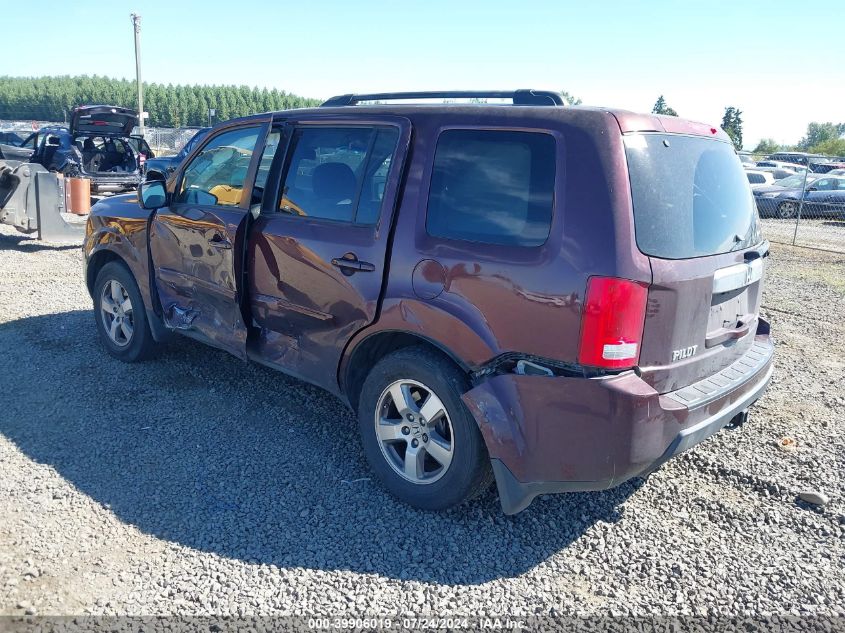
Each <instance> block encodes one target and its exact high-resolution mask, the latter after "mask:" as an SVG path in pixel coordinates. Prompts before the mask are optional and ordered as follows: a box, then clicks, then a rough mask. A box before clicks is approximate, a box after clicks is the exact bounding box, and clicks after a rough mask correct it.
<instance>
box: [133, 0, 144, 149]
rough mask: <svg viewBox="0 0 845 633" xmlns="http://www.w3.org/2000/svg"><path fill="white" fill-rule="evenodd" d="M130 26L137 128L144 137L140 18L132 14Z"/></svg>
mask: <svg viewBox="0 0 845 633" xmlns="http://www.w3.org/2000/svg"><path fill="white" fill-rule="evenodd" d="M132 26H133V27H134V29H133V30H134V31H135V78H136V80H137V82H138V128H139V131H140V133H141V137H143V136H144V86H143V84H142V83H141V16H140V15H138V14H137V13H133V14H132Z"/></svg>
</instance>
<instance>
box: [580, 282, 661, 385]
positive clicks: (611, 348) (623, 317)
mask: <svg viewBox="0 0 845 633" xmlns="http://www.w3.org/2000/svg"><path fill="white" fill-rule="evenodd" d="M647 300H648V284H644V283H641V282H637V281H630V280H628V279H615V278H613V277H590V280H589V281H588V282H587V296H586V297H585V298H584V309H583V312H582V314H581V344H580V348H579V350H578V362H579V363H580V364H582V365H587V366H589V367H601V368H603V369H627V368H629V367H633V366H635V365H636V364H637V361H638V360H639V358H640V342H641V340H642V336H643V323H644V321H645V309H646V302H647Z"/></svg>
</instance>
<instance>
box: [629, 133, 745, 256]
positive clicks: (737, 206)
mask: <svg viewBox="0 0 845 633" xmlns="http://www.w3.org/2000/svg"><path fill="white" fill-rule="evenodd" d="M625 153H626V155H627V157H628V171H629V173H630V178H631V194H632V197H633V203H634V226H635V230H636V237H637V246H638V247H639V249H640V250H641V251H642V252H643V253H645V254H646V255H652V256H654V257H661V258H665V259H686V258H690V257H703V256H707V255H717V254H719V253H727V252H729V251H734V250H740V249H742V248H746V247H749V246H753V245H754V244H756V243H757V242H758V241H759V240H760V233H759V228H758V222H757V211H756V208H755V205H754V199H753V196H752V195H751V189H750V187H749V185H748V180H747V179H746V177H745V171H744V170H743V169H742V166H741V165H740V161H739V158H737V155H736V152H734V149H733V147H731V146H730V145H728V144H727V143H723V142H721V141H716V140H711V139H705V138H701V137H692V136H678V135H668V134H636V135H632V136H626V137H625Z"/></svg>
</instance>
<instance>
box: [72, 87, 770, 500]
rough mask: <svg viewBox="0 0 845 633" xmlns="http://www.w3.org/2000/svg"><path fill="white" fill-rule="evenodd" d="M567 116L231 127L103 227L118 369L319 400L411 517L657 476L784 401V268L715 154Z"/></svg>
mask: <svg viewBox="0 0 845 633" xmlns="http://www.w3.org/2000/svg"><path fill="white" fill-rule="evenodd" d="M504 95H508V96H510V98H511V99H512V100H513V102H514V104H517V105H518V107H511V106H503V105H485V104H465V103H464V104H440V105H419V104H416V105H414V104H408V103H407V101H408V100H409V99H412V98H416V99H422V98H428V99H429V100H431V99H432V98H437V99H440V100H443V99H456V98H459V97H461V98H464V99H469V98H475V99H487V98H501V97H502V96H504ZM373 101H375V102H378V104H373V105H359V104H361V102H373ZM393 101H399V102H403V101H404V102H405V103H402V104H396V103H391V102H393ZM563 103H564V102H563V99H562V98H561V96H560V95H558V94H555V93H545V92H539V91H529V90H524V91H523V90H520V91H515V92H509V93H482V92H471V93H468V92H461V93H454V92H446V93H436V94H434V95H432V94H431V93H423V94H422V95H421V94H420V93H416V94H412V95H409V94H408V93H398V94H392V95H391V94H387V95H386V94H380V95H359V96H355V95H343V96H340V97H335V98H333V99H330V100H329V101H328V102H326V103H325V104H324V106H323V107H319V108H310V109H301V110H291V111H286V112H277V113H268V114H262V115H255V116H251V117H246V118H242V119H238V120H234V121H229V122H227V123H224V124H221V125H218V126H217V127H215V128H214V129H213V130H211V131H210V132H209V133H208V134H207V135H206V136H205V138H203V139H202V141H201V142H200V144H199V147H197V149H195V150H194V151H193V152H192V153H191V154H190V156H189V157H188V159H187V160H185V161H184V162H183V163H182V164H180V165H179V166H178V167H177V168H176V170H175V172H174V173H173V175H172V176H171V177H170V178H168V179H167V180H166V182H163V181H161V180H159V179H155V180H148V181H146V182H144V183H143V184H141V186H140V187H139V190H138V193H137V194H132V195H126V196H116V197H112V198H109V199H106V200H104V201H103V202H100V203H98V204H97V205H95V206H94V207H93V209H92V211H91V214H90V216H89V218H88V225H87V230H86V239H85V241H84V244H83V254H84V259H85V282H86V284H87V286H88V289H89V292H90V293H91V297H92V298H93V302H94V313H93V316H94V320H95V324H92V325H94V326H95V327H96V328H97V331H98V334H99V337H100V340H101V342H102V345H103V346H104V348H105V349H106V350H107V351H108V352H109V353H110V354H111V355H113V356H114V357H115V358H118V359H120V360H122V361H125V362H132V361H135V360H140V359H141V358H143V357H145V356H147V355H149V354H150V353H151V352H152V351H153V347H154V345H155V342H156V341H161V340H164V339H165V338H166V337H167V336H169V335H171V334H182V335H186V336H189V337H191V338H195V339H197V340H200V341H204V342H206V343H209V344H211V345H213V346H215V347H218V348H221V349H223V350H226V351H228V352H230V353H231V354H233V355H235V356H237V357H239V358H241V359H244V360H249V361H253V362H256V363H260V364H264V365H267V366H269V367H271V368H275V369H277V370H281V371H283V372H287V373H289V374H292V375H294V376H297V377H298V378H300V379H303V380H306V381H310V382H312V383H314V384H317V385H319V386H321V387H322V388H324V389H327V390H328V391H329V392H331V393H333V394H335V395H337V396H338V397H340V398H342V399H343V400H344V401H345V402H346V403H348V404H349V406H350V407H351V408H352V410H353V411H355V412H357V418H358V430H359V433H360V436H361V440H362V443H363V447H364V453H365V455H366V457H367V459H368V461H369V462H370V464H371V467H372V471H373V473H374V474H375V476H377V477H378V479H379V480H380V481H381V482H382V484H383V485H384V487H385V488H386V489H387V490H389V491H390V492H391V493H393V494H394V495H395V496H396V497H398V498H399V499H401V500H403V501H405V502H407V503H409V504H411V505H413V506H415V507H418V508H424V509H429V510H438V509H444V508H448V507H450V506H453V505H456V504H459V503H461V502H463V501H465V500H467V499H469V498H472V497H473V496H475V495H477V494H480V493H482V492H484V491H485V490H486V489H487V488H488V487H489V485H490V483H491V481H492V480H493V478H494V477H495V481H496V483H497V487H498V490H499V497H500V499H501V503H502V507H503V509H504V510H505V512H508V513H514V512H519V511H520V510H522V509H524V508H525V507H526V506H527V505H528V504H529V503H530V502H531V500H532V499H533V498H534V497H536V496H537V495H540V494H546V493H552V492H564V491H578V490H581V491H583V490H602V489H606V488H612V487H614V486H618V485H620V484H621V483H623V482H624V481H626V480H628V479H630V478H631V477H635V476H639V475H643V474H646V473H649V472H651V471H653V470H654V469H656V468H658V467H659V466H660V465H661V464H662V463H664V462H665V461H666V460H668V459H670V458H671V457H673V456H674V455H676V454H678V453H680V452H681V451H683V450H686V449H687V448H690V447H691V446H693V445H694V444H696V443H698V442H700V441H702V440H703V439H705V438H707V437H708V436H710V435H712V434H713V433H716V432H717V431H718V430H719V429H721V428H722V427H723V426H724V425H726V424H728V423H729V422H730V421H732V420H733V421H734V422H736V423H740V422H743V421H745V419H746V417H747V411H748V408H749V407H750V406H751V405H752V404H753V403H754V402H755V401H756V400H757V399H758V398H759V397H760V396H761V394H762V393H763V392H764V390H765V389H766V386H767V384H768V382H769V378H770V376H771V373H772V360H773V354H774V348H773V343H772V340H771V338H770V336H769V324H768V323H767V322H766V321H765V320H764V319H763V318H762V317H761V316H760V314H759V309H760V300H761V293H762V285H763V271H764V261H765V258H766V257H767V256H768V243H767V242H766V241H764V240H763V238H762V236H761V233H760V225H759V223H758V221H757V217H758V216H757V213H756V211H755V209H754V204H753V201H752V197H751V196H750V195H749V187H748V181H747V180H746V177H745V173H744V171H743V169H742V167H741V163H740V161H739V159H738V158H737V155H736V152H735V151H734V147H733V144H732V142H731V140H730V138H729V137H728V136H727V134H726V133H725V132H724V131H722V130H716V129H715V128H713V127H712V126H711V125H704V124H699V123H694V122H691V121H686V120H684V119H680V118H677V117H670V116H654V115H639V114H633V113H630V112H625V111H620V110H610V109H606V108H588V107H578V108H569V107H560V106H562V105H563ZM643 130H647V131H645V132H644V131H643ZM655 306H656V307H657V309H655ZM91 380H93V381H95V382H96V380H97V377H96V372H92V378H91ZM114 397H119V394H115V395H114ZM157 397H158V395H157V394H156V393H155V392H154V390H153V391H152V392H151V394H150V398H152V399H155V398H157ZM105 406H106V407H107V406H108V403H105ZM337 423H338V424H349V423H350V421H349V420H342V421H338V422H337ZM354 453H355V451H351V454H354Z"/></svg>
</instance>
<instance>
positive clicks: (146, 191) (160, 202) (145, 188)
mask: <svg viewBox="0 0 845 633" xmlns="http://www.w3.org/2000/svg"><path fill="white" fill-rule="evenodd" d="M138 205H139V206H140V207H141V208H142V209H148V210H150V211H154V210H155V209H160V208H161V207H164V206H167V189H165V188H164V183H163V182H162V181H161V180H148V181H146V182H142V183H141V184H140V185H138Z"/></svg>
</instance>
